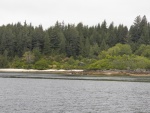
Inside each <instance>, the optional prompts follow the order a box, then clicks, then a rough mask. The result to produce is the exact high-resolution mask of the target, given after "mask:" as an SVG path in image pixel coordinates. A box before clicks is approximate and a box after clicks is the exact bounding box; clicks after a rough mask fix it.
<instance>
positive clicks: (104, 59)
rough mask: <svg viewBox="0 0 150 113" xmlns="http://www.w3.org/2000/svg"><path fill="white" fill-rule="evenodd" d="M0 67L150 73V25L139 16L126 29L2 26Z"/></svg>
mask: <svg viewBox="0 0 150 113" xmlns="http://www.w3.org/2000/svg"><path fill="white" fill-rule="evenodd" d="M0 67H1V68H35V69H49V68H55V69H74V68H78V69H137V68H140V69H149V68H150V23H149V22H148V21H147V18H146V16H143V17H141V16H137V17H136V18H135V20H134V22H133V25H131V27H130V28H128V27H127V26H125V25H122V24H120V25H118V26H114V24H113V22H112V23H111V24H110V25H107V22H106V21H103V22H102V23H98V24H97V25H95V26H87V25H84V24H83V23H78V24H77V25H74V24H67V25H66V24H65V23H64V22H58V21H57V22H56V23H55V25H54V26H50V27H49V28H48V29H46V30H44V29H43V27H42V25H39V26H38V27H34V26H32V24H27V23H26V22H24V24H23V25H22V24H21V23H20V22H18V23H16V24H8V25H3V26H0Z"/></svg>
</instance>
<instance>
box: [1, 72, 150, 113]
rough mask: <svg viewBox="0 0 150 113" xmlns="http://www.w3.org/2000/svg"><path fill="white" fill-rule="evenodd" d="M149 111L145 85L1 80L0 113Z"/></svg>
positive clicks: (149, 87)
mask: <svg viewBox="0 0 150 113" xmlns="http://www.w3.org/2000/svg"><path fill="white" fill-rule="evenodd" d="M58 76H59V75H58ZM131 79H132V78H131ZM149 111H150V83H147V82H121V81H120V82H117V81H86V80H63V79H56V80H54V79H22V78H0V113H148V112H149Z"/></svg>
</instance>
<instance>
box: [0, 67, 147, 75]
mask: <svg viewBox="0 0 150 113" xmlns="http://www.w3.org/2000/svg"><path fill="white" fill-rule="evenodd" d="M3 72H5V73H7V72H8V73H52V74H68V75H90V76H93V75H96V76H101V75H106V76H117V75H118V76H122V75H126V76H150V71H145V70H134V71H133V70H81V69H72V70H65V69H47V70H36V69H13V68H8V69H0V73H3Z"/></svg>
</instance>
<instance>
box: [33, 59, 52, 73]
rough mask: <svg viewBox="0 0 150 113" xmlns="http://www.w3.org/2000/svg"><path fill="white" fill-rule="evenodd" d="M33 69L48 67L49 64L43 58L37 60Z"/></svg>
mask: <svg viewBox="0 0 150 113" xmlns="http://www.w3.org/2000/svg"><path fill="white" fill-rule="evenodd" d="M34 67H35V69H39V70H43V69H48V67H49V65H48V63H47V61H46V60H45V59H41V60H39V61H37V62H36V63H35V65H34Z"/></svg>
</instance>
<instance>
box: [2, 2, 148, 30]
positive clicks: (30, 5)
mask: <svg viewBox="0 0 150 113" xmlns="http://www.w3.org/2000/svg"><path fill="white" fill-rule="evenodd" d="M138 15H141V16H143V15H146V17H147V19H148V21H150V0H0V25H3V24H5V25H6V24H8V23H17V22H21V23H23V22H24V21H25V20H26V21H27V23H32V25H34V26H38V25H39V24H42V25H43V27H44V28H48V27H49V26H51V25H54V24H55V22H56V21H57V20H58V21H59V22H62V21H64V22H65V23H71V24H77V23H79V22H83V24H85V25H89V26H91V25H96V24H98V23H102V22H103V20H106V22H107V23H108V25H109V24H110V23H111V22H112V21H113V22H114V24H115V25H118V24H124V25H127V26H130V25H132V24H133V21H134V19H135V17H136V16H138Z"/></svg>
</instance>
